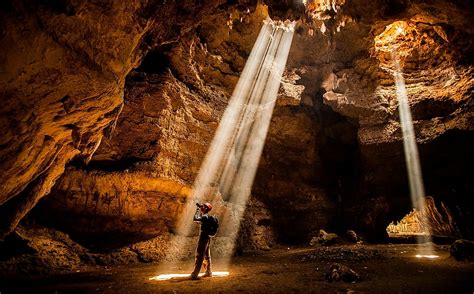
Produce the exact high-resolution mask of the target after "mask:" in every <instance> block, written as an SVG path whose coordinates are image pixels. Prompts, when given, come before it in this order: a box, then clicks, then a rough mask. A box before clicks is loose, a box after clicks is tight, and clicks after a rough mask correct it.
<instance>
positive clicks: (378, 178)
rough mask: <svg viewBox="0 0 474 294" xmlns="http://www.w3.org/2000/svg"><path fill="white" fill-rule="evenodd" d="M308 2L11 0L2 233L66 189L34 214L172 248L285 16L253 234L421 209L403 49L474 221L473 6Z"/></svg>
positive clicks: (457, 210) (386, 218)
mask: <svg viewBox="0 0 474 294" xmlns="http://www.w3.org/2000/svg"><path fill="white" fill-rule="evenodd" d="M290 2H292V1H273V0H265V1H258V4H257V1H246V0H240V1H223V0H222V1H217V0H216V1H132V2H127V3H120V2H117V1H105V2H104V1H92V2H90V1H64V2H61V1H60V2H58V3H57V2H56V1H53V2H51V3H50V2H49V1H46V2H44V1H42V2H41V3H38V4H35V3H32V2H30V1H17V2H15V3H11V4H10V2H8V3H9V4H5V5H3V4H2V6H1V9H0V16H1V17H0V23H1V24H2V28H4V29H2V32H1V33H0V44H1V45H2V48H3V49H2V51H1V52H0V64H1V68H0V93H1V95H2V97H3V98H4V103H3V105H2V107H1V109H0V114H1V116H0V126H1V128H0V129H1V131H0V134H1V136H0V140H1V143H0V159H1V166H0V167H1V168H0V186H1V188H0V238H1V237H3V236H4V235H5V234H6V233H8V232H10V231H12V230H13V229H14V228H15V226H16V225H17V224H18V222H19V220H20V219H21V218H22V217H23V216H24V215H25V214H27V213H28V212H29V211H30V209H31V208H32V207H34V206H36V203H37V202H38V201H39V200H40V198H42V197H43V196H45V195H47V194H49V192H50V191H51V193H50V194H51V195H49V197H45V198H44V199H43V201H41V203H40V205H38V206H37V207H36V209H35V210H34V211H33V212H32V213H31V214H30V215H29V218H30V219H31V220H32V221H37V222H40V223H43V224H47V225H49V226H51V227H55V228H57V229H61V230H64V231H65V232H67V233H69V234H70V235H71V238H73V239H75V240H76V239H77V240H80V241H81V242H83V245H84V246H86V247H87V246H89V247H91V248H93V247H94V246H97V245H98V244H94V240H97V238H96V237H97V236H100V237H101V239H108V240H110V241H111V244H107V246H112V245H113V246H115V249H117V248H121V249H117V250H118V251H119V252H118V253H114V254H115V255H113V256H112V255H110V256H104V255H101V257H97V260H99V259H100V260H101V261H100V262H102V263H110V262H111V259H113V258H115V257H117V258H118V256H120V258H119V259H121V260H129V261H131V262H135V261H136V260H142V261H157V260H160V259H161V258H162V255H163V250H164V249H163V248H164V247H163V246H165V245H166V242H168V241H169V237H170V236H171V235H172V234H173V232H174V229H175V225H176V221H177V218H178V217H179V215H180V212H181V211H182V206H183V204H184V203H185V202H186V201H190V199H189V195H190V191H191V189H192V185H193V181H194V179H195V178H196V175H197V173H198V171H199V167H200V165H201V162H202V160H203V158H204V156H205V154H206V152H207V149H208V147H209V144H210V142H211V141H212V138H213V134H214V132H215V130H216V128H217V126H218V124H219V121H220V118H221V116H222V113H223V111H224V109H225V108H226V106H227V103H228V100H229V98H230V96H231V95H232V91H233V89H234V87H235V85H236V83H237V81H238V79H239V76H240V73H241V71H242V69H243V67H244V65H245V62H246V60H247V58H248V55H249V53H250V51H251V49H252V46H253V43H254V41H255V39H256V38H257V34H258V31H259V29H260V26H261V22H262V21H263V20H264V19H265V18H266V17H267V16H271V17H274V18H285V19H286V18H287V17H289V18H292V19H295V20H296V19H298V20H300V22H299V23H298V26H297V28H296V30H295V37H294V41H293V45H292V48H291V50H290V55H289V59H288V63H287V68H286V71H285V74H284V78H283V80H282V86H281V88H280V92H279V94H278V100H277V106H276V108H275V111H274V114H273V117H272V121H271V124H270V128H269V132H268V136H267V139H266V143H265V148H264V151H263V155H262V158H261V159H260V162H259V168H258V172H257V176H256V179H255V183H254V186H253V189H252V193H251V194H252V197H251V200H250V202H249V205H248V207H247V212H246V214H245V217H244V220H243V222H242V224H241V227H240V233H239V237H240V239H238V241H237V247H238V248H237V250H255V249H265V250H267V249H269V248H271V247H272V246H273V245H274V244H275V243H276V242H283V243H298V244H307V242H308V241H309V240H310V238H311V237H312V236H314V235H315V233H317V231H318V230H319V229H320V228H327V229H328V230H330V231H335V232H337V233H344V232H346V231H347V229H354V230H356V231H357V232H358V233H360V234H361V235H362V236H364V237H366V236H367V237H368V238H369V239H372V240H374V239H375V240H380V239H381V238H383V237H385V236H386V227H387V226H388V224H389V223H390V221H393V220H398V219H401V217H402V216H404V215H406V214H407V213H408V212H409V211H410V210H411V204H410V200H409V199H410V198H409V190H408V184H407V178H406V170H405V162H404V154H403V146H402V134H401V130H400V125H399V122H398V119H399V115H398V111H397V98H396V89H395V85H394V82H393V78H392V72H393V61H394V57H393V56H392V54H391V53H390V51H391V48H392V47H393V48H396V50H397V54H398V55H399V58H400V61H401V63H402V65H403V70H404V72H403V74H404V77H405V80H406V85H407V90H408V96H409V101H410V107H411V109H412V112H413V118H414V126H415V131H416V135H417V141H418V144H419V149H420V157H421V163H422V169H423V173H424V179H425V184H426V190H427V194H428V195H433V197H434V199H435V200H436V201H443V203H445V205H446V207H447V208H449V209H450V211H451V212H452V217H453V219H454V222H456V224H457V225H458V227H459V231H460V232H459V233H460V234H461V235H462V236H467V237H469V236H471V237H472V236H473V235H472V234H473V232H472V223H473V219H472V212H473V205H472V200H470V197H469V195H472V192H473V187H472V183H471V182H472V181H471V178H470V174H471V173H470V171H471V166H472V163H473V161H472V149H473V147H474V137H473V129H472V128H473V125H474V124H473V123H472V122H473V109H472V107H473V104H472V89H473V82H474V80H473V77H472V60H471V56H472V50H473V48H474V46H473V44H472V35H473V31H472V28H473V26H472V19H474V18H473V17H472V13H473V9H472V4H471V3H470V2H469V1H464V0H460V1H454V2H453V1H447V0H446V1H444V0H443V1H430V2H427V1H421V0H414V1H399V0H390V1H382V0H380V1H372V2H371V3H370V4H368V3H367V1H361V0H353V1H348V0H346V1H340V0H337V1H331V3H333V4H334V5H332V4H331V5H326V4H327V3H326V2H324V3H321V2H320V1H309V2H311V6H310V7H309V8H307V9H306V12H305V9H304V7H302V6H301V5H300V4H299V5H296V4H295V3H290ZM61 3H62V4H61ZM317 3H319V4H325V5H322V6H321V5H319V6H315V5H316V4H317ZM216 211H221V212H225V213H229V211H230V212H231V211H232V207H231V205H229V204H226V203H224V202H222V203H221V202H220V203H218V205H216ZM229 221H234V220H232V218H230V219H229ZM236 233H237V232H236ZM112 236H114V237H115V240H114V238H112ZM371 237H372V238H371ZM222 238H223V239H221V241H219V242H221V244H222V248H229V246H231V245H233V244H230V245H229V243H231V242H230V241H229V240H228V239H225V238H227V236H223V237H222ZM189 239H191V240H189ZM187 240H188V241H192V237H191V238H188V239H187ZM114 242H116V244H112V243H114ZM81 244H82V243H81ZM132 244H133V245H132ZM188 249H189V250H192V249H191V247H189V248H188ZM188 249H186V250H188ZM226 250H227V249H226ZM224 251H225V250H224ZM74 262H75V261H74Z"/></svg>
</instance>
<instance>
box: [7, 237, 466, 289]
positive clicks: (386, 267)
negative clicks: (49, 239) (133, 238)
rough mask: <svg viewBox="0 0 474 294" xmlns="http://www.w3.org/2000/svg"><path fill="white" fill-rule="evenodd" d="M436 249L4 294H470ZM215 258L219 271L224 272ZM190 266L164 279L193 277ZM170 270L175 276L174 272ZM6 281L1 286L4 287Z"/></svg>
mask: <svg viewBox="0 0 474 294" xmlns="http://www.w3.org/2000/svg"><path fill="white" fill-rule="evenodd" d="M447 249H448V247H447V246H438V247H437V254H438V255H439V256H440V257H439V258H438V259H435V260H424V259H418V258H415V257H414V256H415V254H416V252H417V250H416V246H414V245H344V246H330V247H317V248H295V247H293V248H281V249H275V250H272V251H268V252H258V253H248V254H246V255H244V256H239V257H236V258H234V259H233V261H232V263H231V265H230V268H229V269H228V270H229V272H230V276H229V277H214V278H205V279H200V280H196V281H193V280H186V279H179V280H168V281H155V280H150V278H152V277H155V276H157V275H159V274H164V273H165V272H164V270H161V271H160V272H158V265H134V266H114V267H95V268H84V269H82V270H81V272H78V273H72V274H61V275H53V276H47V277H26V276H22V277H15V278H8V279H5V278H0V292H1V293H12V292H15V293H33V292H34V293H92V292H93V293H149V292H175V291H176V292H193V293H196V292H211V293H215V292H228V291H233V292H235V291H242V292H263V291H265V292H267V293H274V292H278V293H288V292H320V293H328V292H330V293H335V292H336V293H339V292H341V293H349V292H350V291H355V292H370V293H382V292H384V293H400V292H408V293H412V292H417V293H438V292H452V293H460V292H465V293H472V291H474V284H473V283H472V277H473V276H474V263H472V262H471V263H469V262H457V261H455V260H454V259H452V258H450V257H449V252H448V250H447ZM334 262H338V263H340V264H343V265H346V266H349V267H351V268H352V269H353V270H355V271H356V272H358V273H359V274H360V276H361V281H360V282H357V283H344V282H328V281H327V280H326V277H325V276H326V275H325V273H326V272H327V271H328V270H329V267H330V265H331V264H332V263H334ZM223 263H224V261H223V260H222V259H218V258H217V259H214V270H215V271H221V270H225V269H224V268H222V267H223ZM192 265H193V261H192V260H188V261H186V262H183V263H180V264H178V265H177V266H176V267H175V268H171V269H169V270H167V271H166V273H189V272H190V270H191V267H192ZM168 271H169V272H168ZM2 280H3V281H2Z"/></svg>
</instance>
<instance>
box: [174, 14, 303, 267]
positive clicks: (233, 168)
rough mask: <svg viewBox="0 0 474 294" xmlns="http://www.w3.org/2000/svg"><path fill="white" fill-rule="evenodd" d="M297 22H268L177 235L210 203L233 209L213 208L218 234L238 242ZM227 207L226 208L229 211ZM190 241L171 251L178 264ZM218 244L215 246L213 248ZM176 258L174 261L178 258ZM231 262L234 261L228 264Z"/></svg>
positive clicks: (188, 231) (188, 232)
mask: <svg viewBox="0 0 474 294" xmlns="http://www.w3.org/2000/svg"><path fill="white" fill-rule="evenodd" d="M294 25H295V23H294V22H289V21H286V22H285V23H283V22H274V21H272V20H271V19H267V20H266V21H264V23H263V25H262V28H261V30H260V33H259V35H258V37H257V40H256V42H255V44H254V46H253V49H252V51H251V54H250V56H249V58H248V60H247V62H246V64H245V67H244V70H243V72H242V74H241V76H240V78H239V81H238V83H237V85H236V87H235V89H234V92H233V94H232V96H231V98H230V100H229V104H228V106H227V108H226V110H225V111H224V114H223V117H222V119H221V121H220V123H219V127H218V128H217V130H216V133H215V135H214V139H213V141H212V142H211V145H210V147H209V149H208V152H207V154H206V157H205V159H204V161H203V163H202V165H201V168H200V170H199V173H198V176H197V178H196V180H195V182H194V186H193V191H192V193H191V197H190V199H188V201H187V202H186V203H185V204H184V208H183V209H182V213H181V216H180V217H179V218H178V222H177V226H176V233H177V234H176V235H177V236H179V235H181V236H191V235H192V233H193V229H194V230H196V225H195V224H194V223H193V222H192V216H193V215H194V211H195V209H196V207H195V205H194V203H195V202H204V201H209V202H212V203H213V204H219V205H216V206H217V209H219V207H224V208H226V209H227V213H225V215H224V213H222V209H221V213H219V210H216V211H212V212H211V214H212V213H216V214H217V216H218V217H219V219H220V223H221V227H220V228H219V232H218V236H219V235H221V236H227V237H229V238H231V242H232V246H234V244H235V238H236V237H237V233H238V231H239V226H240V221H241V219H242V216H243V213H244V211H245V206H246V203H247V200H248V197H249V195H250V191H251V188H252V184H253V180H254V178H255V173H256V170H257V166H258V163H259V160H260V156H261V153H262V149H263V145H264V142H265V139H266V135H267V131H268V127H269V124H270V119H271V116H272V113H273V108H274V106H275V101H276V98H277V94H278V90H279V87H280V82H281V77H282V74H283V71H284V69H285V65H286V61H287V58H288V53H289V50H290V47H291V43H292V39H293V33H294ZM224 210H225V209H224ZM183 243H184V242H178V244H179V246H173V247H172V248H170V249H169V250H168V251H169V252H168V256H169V257H170V259H171V260H170V261H171V262H175V261H176V259H178V258H179V256H180V253H181V252H182V251H183V248H184V244H183ZM211 248H212V247H211ZM173 259H174V260H173ZM227 265H228V264H227ZM227 265H226V266H227Z"/></svg>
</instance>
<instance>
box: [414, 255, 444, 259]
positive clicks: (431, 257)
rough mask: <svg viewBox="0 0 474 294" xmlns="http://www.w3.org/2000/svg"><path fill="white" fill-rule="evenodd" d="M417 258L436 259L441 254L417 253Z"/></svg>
mask: <svg viewBox="0 0 474 294" xmlns="http://www.w3.org/2000/svg"><path fill="white" fill-rule="evenodd" d="M415 257H416V258H429V259H435V258H438V257H439V255H426V254H417V255H415Z"/></svg>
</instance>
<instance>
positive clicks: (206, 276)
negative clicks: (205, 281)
mask: <svg viewBox="0 0 474 294" xmlns="http://www.w3.org/2000/svg"><path fill="white" fill-rule="evenodd" d="M202 277H203V278H209V277H212V272H206V273H205V274H204V275H203V276H202Z"/></svg>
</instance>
